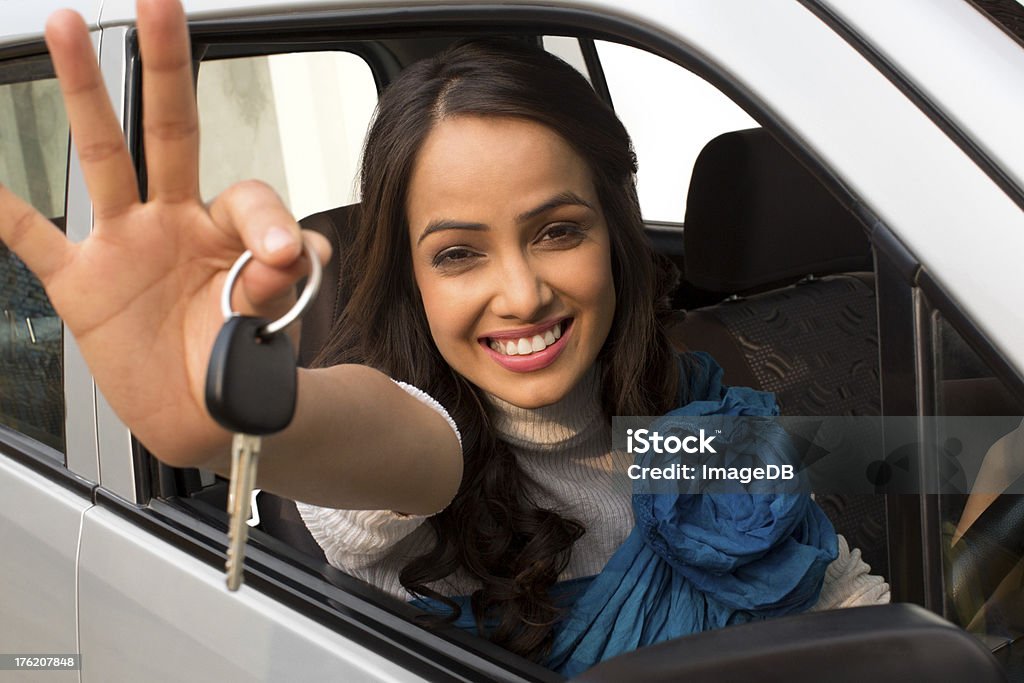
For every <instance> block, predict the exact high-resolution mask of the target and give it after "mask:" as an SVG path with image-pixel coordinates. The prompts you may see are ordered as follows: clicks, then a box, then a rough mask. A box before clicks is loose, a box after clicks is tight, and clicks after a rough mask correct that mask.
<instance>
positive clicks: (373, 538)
mask: <svg viewBox="0 0 1024 683" xmlns="http://www.w3.org/2000/svg"><path fill="white" fill-rule="evenodd" d="M392 381H393V382H395V384H397V385H398V386H399V387H401V388H402V389H403V390H404V391H405V392H406V393H408V394H409V395H410V396H413V397H414V398H416V399H418V400H419V401H421V402H422V403H424V404H425V405H428V406H430V407H431V408H433V409H434V410H436V411H437V412H438V413H439V414H440V415H441V417H443V418H444V419H445V421H447V422H448V424H449V425H450V426H451V428H452V430H453V431H454V432H455V436H456V438H457V439H458V440H459V445H460V446H461V445H462V435H461V434H460V433H459V429H458V427H457V426H456V425H455V421H454V420H453V419H452V418H451V415H449V414H448V411H446V410H445V409H444V407H443V406H442V405H441V404H440V403H438V402H437V401H436V400H435V399H434V398H433V397H432V396H430V395H429V394H427V393H426V392H425V391H423V390H421V389H418V388H416V387H414V386H411V385H409V384H405V383H404V382H399V381H397V380H392ZM296 507H297V508H298V510H299V516H301V517H302V521H303V522H305V524H306V528H308V529H309V532H310V534H312V536H313V539H314V540H315V541H316V542H317V543H318V544H319V545H320V547H321V548H322V549H323V551H324V555H326V557H327V561H328V562H329V563H330V564H331V565H332V566H334V567H337V568H338V569H341V570H342V571H345V572H349V573H351V572H353V571H358V570H360V569H365V568H366V567H369V566H370V565H373V564H374V563H376V562H377V561H378V560H380V559H381V558H382V557H384V556H386V555H387V554H388V553H389V552H390V551H391V550H392V549H393V548H394V546H395V545H396V544H397V543H398V542H399V541H401V540H403V539H404V538H406V537H408V536H409V535H410V534H412V533H413V532H414V531H416V529H418V528H419V527H420V526H421V525H422V524H423V522H424V521H425V520H426V519H427V518H428V517H430V515H405V514H402V513H399V512H393V511H391V510H338V509H335V508H326V507H320V506H317V505H310V504H308V503H302V502H296Z"/></svg>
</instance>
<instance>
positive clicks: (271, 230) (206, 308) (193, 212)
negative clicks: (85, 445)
mask: <svg viewBox="0 0 1024 683" xmlns="http://www.w3.org/2000/svg"><path fill="white" fill-rule="evenodd" d="M138 31H139V46H140V49H141V52H142V100H143V109H144V120H143V134H144V143H145V151H146V177H147V178H148V187H147V192H146V201H144V202H143V201H142V200H141V199H140V196H139V191H138V185H137V179H136V178H137V177H136V173H135V169H134V168H133V166H132V161H131V157H130V156H129V152H128V148H127V147H126V145H125V142H124V136H123V132H122V130H121V127H120V125H119V123H118V121H117V118H116V117H115V115H114V111H113V109H112V107H111V104H110V99H109V97H108V96H107V93H106V90H105V88H104V85H103V80H102V77H101V75H100V71H99V68H98V66H97V63H96V57H95V55H94V53H93V49H92V44H91V41H90V39H89V34H88V31H87V28H86V26H85V23H84V22H83V21H82V18H81V17H80V16H78V15H77V14H75V13H74V12H71V11H69V10H62V11H59V12H56V13H55V14H53V15H52V16H51V17H50V19H49V21H48V22H47V26H46V42H47V45H48V47H49V49H50V54H51V55H52V57H53V62H54V66H55V69H56V72H57V76H58V78H59V80H60V87H61V90H62V92H63V95H64V103H65V107H66V109H67V115H68V120H69V122H70V124H71V131H72V134H73V139H74V142H75V148H76V149H77V150H78V155H79V159H80V160H81V165H82V170H83V173H84V175H85V180H86V183H87V185H88V189H89V195H90V196H91V198H92V203H93V212H94V227H93V231H92V234H91V235H90V236H89V238H88V239H86V240H84V241H82V242H81V243H78V244H73V243H71V242H69V241H68V240H67V239H66V238H65V236H64V235H63V234H62V233H61V232H60V231H59V230H58V229H57V228H55V227H54V226H53V224H52V223H50V222H49V221H48V220H47V219H46V218H44V217H43V216H42V215H41V214H40V213H39V212H38V211H36V210H35V209H33V208H32V207H31V206H29V205H28V204H27V203H26V202H24V201H23V200H21V199H20V198H18V197H16V196H14V195H13V194H12V193H11V192H10V191H9V190H8V189H6V188H5V187H3V186H2V185H0V239H2V240H3V242H4V243H5V244H6V245H7V246H8V247H9V248H10V249H11V250H13V251H14V252H15V253H16V254H17V255H18V256H19V257H20V258H21V259H22V260H23V261H25V263H26V264H27V265H28V267H29V268H31V269H32V271H33V272H34V273H35V274H36V276H37V277H38V278H39V279H40V281H41V282H42V283H43V286H44V287H45V288H46V292H47V294H48V295H49V297H50V300H51V302H52V303H53V306H54V308H55V309H56V310H57V312H58V313H59V314H60V316H61V318H63V320H64V321H65V323H66V324H67V325H68V327H69V328H70V330H71V332H72V333H73V334H74V336H75V338H76V340H77V341H78V344H79V346H80V348H81V350H82V353H83V355H84V356H85V359H86V361H87V362H88V363H89V366H90V368H91V369H92V372H93V375H94V376H95V378H96V381H97V383H98V384H99V386H100V388H101V390H102V391H103V393H104V395H105V397H106V398H107V400H108V401H109V402H110V404H111V405H112V406H113V408H114V409H115V411H117V413H118V415H119V416H120V417H121V419H123V420H124V421H125V423H126V424H128V425H129V426H130V427H131V429H132V431H133V432H134V433H135V434H136V435H137V436H138V437H139V438H140V439H141V440H142V441H143V442H144V443H146V444H147V446H149V447H150V448H151V449H153V450H154V452H156V453H157V454H159V455H161V457H163V458H165V459H168V460H171V461H178V462H180V463H182V464H184V463H187V462H188V459H189V458H190V457H195V455H194V454H195V453H196V452H202V451H208V450H209V449H210V448H211V447H212V446H213V445H214V444H216V443H218V442H220V441H223V440H224V437H225V435H224V433H223V431H222V430H220V428H219V427H217V426H216V424H215V423H214V422H213V421H212V420H211V419H210V418H209V417H208V416H207V414H206V408H205V403H204V398H203V396H204V393H203V392H204V381H205V374H206V366H207V361H208V358H209V354H210V349H211V347H212V345H213V339H214V337H215V336H216V334H217V331H218V330H219V328H220V326H221V324H222V322H223V320H222V318H221V314H220V307H219V305H218V299H219V296H220V293H221V288H222V286H223V284H224V280H225V278H226V274H227V270H228V269H229V268H230V267H231V265H232V263H233V262H234V261H235V259H236V258H237V257H238V256H239V254H240V253H241V252H242V251H243V250H244V249H246V248H248V249H251V250H252V251H253V253H254V254H255V257H256V258H255V260H254V262H253V263H251V264H250V265H249V266H248V267H246V269H245V270H244V271H243V274H242V277H241V281H240V286H239V287H238V288H237V291H236V294H235V297H234V305H235V308H236V310H241V311H243V312H246V313H253V314H259V315H263V316H266V317H274V316H276V315H278V314H280V313H281V312H282V311H283V310H285V309H287V307H288V306H290V305H291V302H292V301H293V299H294V285H295V282H296V281H297V280H298V279H299V278H300V277H302V275H303V274H304V273H305V272H306V270H307V264H306V262H305V260H304V259H303V258H302V242H301V237H300V230H299V226H298V225H297V224H296V222H295V220H294V218H293V217H292V216H291V215H290V214H289V212H288V210H287V209H286V208H285V207H284V205H283V204H282V203H281V201H280V199H279V198H278V197H277V195H276V194H275V193H274V191H273V190H271V189H270V188H269V187H267V186H265V185H263V184H261V183H258V182H254V181H250V182H245V183H240V184H237V185H235V186H233V187H232V188H230V189H229V190H227V191H226V192H225V193H224V194H223V195H221V196H220V197H218V198H217V199H216V200H215V201H214V202H213V203H212V204H211V205H210V206H208V207H207V206H205V205H204V204H203V202H202V201H201V199H200V196H199V129H198V114H197V111H196V102H195V94H194V89H193V84H192V58H191V51H190V49H189V39H188V31H187V28H186V25H185V17H184V12H183V10H182V7H181V5H180V4H179V3H178V2H177V0H140V2H139V4H138ZM306 237H307V239H309V240H310V241H311V242H312V244H313V246H314V247H315V249H316V251H317V252H318V254H319V256H320V258H321V260H323V261H326V259H327V258H328V257H329V255H330V247H329V245H328V243H327V241H326V240H325V239H323V238H322V237H320V236H319V235H315V234H312V233H310V234H308V235H307V236H306Z"/></svg>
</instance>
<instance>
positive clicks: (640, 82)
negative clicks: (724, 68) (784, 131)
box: [595, 40, 758, 223]
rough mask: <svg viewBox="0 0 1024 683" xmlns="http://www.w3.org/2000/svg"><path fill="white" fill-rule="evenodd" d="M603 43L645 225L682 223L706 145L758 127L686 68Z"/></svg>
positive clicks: (607, 77) (604, 65)
mask: <svg viewBox="0 0 1024 683" xmlns="http://www.w3.org/2000/svg"><path fill="white" fill-rule="evenodd" d="M595 42H596V45H597V52H598V54H599V55H600V58H601V67H602V69H603V71H604V77H605V80H606V81H607V83H608V90H609V93H610V94H611V99H612V104H613V105H614V107H615V113H616V114H618V116H619V118H620V119H622V122H623V123H624V124H625V125H626V129H627V130H629V132H630V135H631V136H632V138H633V147H634V148H635V149H636V155H637V160H638V162H639V171H638V173H637V191H638V193H639V195H640V208H641V210H642V211H643V217H644V220H645V221H648V222H652V221H657V222H667V223H682V222H683V216H684V215H685V213H686V192H687V188H688V187H689V186H690V173H691V171H692V170H693V162H694V160H695V159H696V158H697V155H698V154H699V153H700V151H701V149H703V147H704V145H705V144H707V142H708V141H709V140H711V139H712V138H714V137H716V136H718V135H719V134H721V133H725V132H728V131H732V130H742V129H745V128H753V127H755V126H757V125H758V124H757V122H755V121H754V120H753V119H752V118H751V117H750V115H749V114H747V113H746V112H745V111H744V110H743V109H741V108H740V107H739V106H738V105H737V104H735V103H734V102H733V101H732V100H730V99H729V98H728V97H726V96H725V95H723V94H722V93H721V92H720V91H719V90H717V89H716V88H714V87H713V86H711V85H710V84H708V83H707V82H706V81H705V80H704V79H702V78H700V77H699V76H696V75H694V74H693V73H691V72H689V71H687V70H686V69H684V68H682V67H681V66H679V65H677V64H673V63H672V62H669V61H668V60H665V59H662V58H661V57H658V56H657V55H653V54H651V53H649V52H646V51H644V50H640V49H637V48H634V47H630V46H628V45H620V44H618V43H610V42H606V41H600V40H599V41H595ZM637 74H644V77H643V78H637Z"/></svg>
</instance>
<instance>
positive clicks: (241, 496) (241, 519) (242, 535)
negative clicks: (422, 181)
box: [225, 434, 261, 591]
mask: <svg viewBox="0 0 1024 683" xmlns="http://www.w3.org/2000/svg"><path fill="white" fill-rule="evenodd" d="M260 443H261V439H260V437H258V436H252V435H249V434H235V436H234V438H233V439H232V443H231V452H232V472H231V474H232V476H231V483H230V484H229V489H228V502H229V508H228V516H229V517H228V552H227V564H226V566H225V571H226V573H227V586H228V590H230V591H236V590H238V588H239V587H240V586H241V585H242V574H243V570H244V569H245V543H246V540H247V539H248V537H249V525H248V524H247V523H246V522H247V521H248V519H249V504H250V500H251V498H252V496H251V492H252V489H253V487H254V486H255V484H256V465H257V461H258V458H259V453H260Z"/></svg>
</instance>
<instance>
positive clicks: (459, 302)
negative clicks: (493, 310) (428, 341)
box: [417, 276, 476, 365]
mask: <svg viewBox="0 0 1024 683" xmlns="http://www.w3.org/2000/svg"><path fill="white" fill-rule="evenodd" d="M417 284H418V285H419V288H420V297H421V299H422V301H423V311H424V313H425V314H426V316H427V324H428V325H429V327H430V336H431V337H433V339H434V345H435V346H436V347H437V349H438V351H440V352H441V355H442V356H443V357H444V358H445V360H446V361H447V362H448V363H449V364H450V365H451V364H453V360H456V359H453V358H452V357H451V356H450V353H451V352H452V351H453V350H456V349H457V348H458V347H459V345H460V344H463V343H465V342H467V341H473V340H472V339H471V335H472V331H473V329H474V327H473V325H474V321H475V319H476V317H475V316H474V315H473V311H472V310H471V308H472V305H471V300H472V297H471V296H470V293H469V292H468V291H467V288H466V287H464V286H463V287H460V286H458V285H456V284H455V283H454V282H451V281H446V280H444V279H443V278H436V277H435V278H432V277H429V276H428V277H424V278H417Z"/></svg>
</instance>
